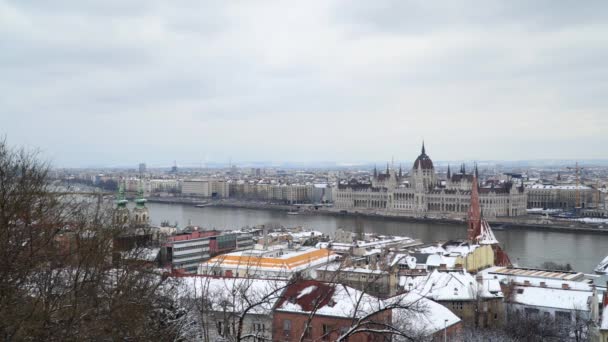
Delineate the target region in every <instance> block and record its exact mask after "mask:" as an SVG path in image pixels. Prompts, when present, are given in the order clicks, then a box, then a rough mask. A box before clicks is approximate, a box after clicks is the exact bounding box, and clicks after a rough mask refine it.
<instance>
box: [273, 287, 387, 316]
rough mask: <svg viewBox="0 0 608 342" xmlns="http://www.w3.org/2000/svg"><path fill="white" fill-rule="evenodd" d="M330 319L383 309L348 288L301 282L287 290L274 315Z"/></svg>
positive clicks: (381, 306) (363, 314) (361, 293)
mask: <svg viewBox="0 0 608 342" xmlns="http://www.w3.org/2000/svg"><path fill="white" fill-rule="evenodd" d="M314 303H318V304H317V305H316V306H317V307H316V315H325V316H334V317H363V316H365V315H367V314H370V313H373V312H376V311H378V310H380V309H382V308H383V307H384V302H383V301H382V300H380V299H378V298H376V297H373V296H371V295H368V294H366V293H363V292H361V291H359V290H356V289H354V288H352V287H348V286H344V285H340V284H329V283H322V282H319V281H316V280H303V281H300V282H297V283H295V284H292V285H290V286H288V287H287V289H286V290H285V292H284V293H283V295H282V298H281V300H280V301H279V302H278V303H277V305H276V310H277V311H288V312H296V313H309V312H311V311H313V310H314V309H315V304H314Z"/></svg>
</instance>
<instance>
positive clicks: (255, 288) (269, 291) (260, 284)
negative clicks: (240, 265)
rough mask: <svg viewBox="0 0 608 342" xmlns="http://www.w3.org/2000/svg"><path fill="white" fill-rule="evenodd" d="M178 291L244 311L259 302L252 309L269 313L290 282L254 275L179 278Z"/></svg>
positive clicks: (217, 308) (215, 305)
mask: <svg viewBox="0 0 608 342" xmlns="http://www.w3.org/2000/svg"><path fill="white" fill-rule="evenodd" d="M176 279H177V281H178V282H179V283H178V294H179V295H180V296H182V297H189V298H206V299H207V300H208V301H209V304H210V305H211V308H212V310H215V311H223V310H227V311H229V312H242V311H243V310H244V309H246V308H247V307H248V306H249V305H250V304H248V303H255V302H258V303H260V305H257V306H255V307H253V308H252V309H251V311H250V312H251V313H254V314H264V315H267V314H270V313H271V312H272V308H273V307H274V305H275V303H276V301H277V300H278V299H279V298H280V297H281V293H282V292H283V289H284V288H285V286H286V285H287V282H285V281H280V280H266V279H252V278H211V277H183V278H176Z"/></svg>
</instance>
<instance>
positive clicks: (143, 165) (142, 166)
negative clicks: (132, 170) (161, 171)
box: [139, 163, 146, 173]
mask: <svg viewBox="0 0 608 342" xmlns="http://www.w3.org/2000/svg"><path fill="white" fill-rule="evenodd" d="M139 173H146V163H140V164H139Z"/></svg>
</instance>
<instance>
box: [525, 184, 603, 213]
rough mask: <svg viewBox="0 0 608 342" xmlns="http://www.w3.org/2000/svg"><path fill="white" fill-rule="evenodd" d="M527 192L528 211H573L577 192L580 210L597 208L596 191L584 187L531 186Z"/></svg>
mask: <svg viewBox="0 0 608 342" xmlns="http://www.w3.org/2000/svg"><path fill="white" fill-rule="evenodd" d="M527 192H528V209H532V208H543V209H564V210H568V209H574V208H575V207H576V205H577V203H576V197H577V192H578V196H580V199H579V201H580V203H579V205H580V207H581V208H589V207H597V206H598V204H596V203H595V202H596V200H595V197H597V193H598V191H597V190H595V189H593V188H591V187H589V186H586V185H578V186H577V185H553V184H533V185H530V186H528V187H527ZM602 197H603V196H602ZM602 204H603V203H600V204H599V206H600V207H601V206H602Z"/></svg>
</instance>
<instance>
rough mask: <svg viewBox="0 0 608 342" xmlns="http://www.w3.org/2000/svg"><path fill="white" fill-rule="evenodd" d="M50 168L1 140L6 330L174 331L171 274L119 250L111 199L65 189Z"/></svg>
mask: <svg viewBox="0 0 608 342" xmlns="http://www.w3.org/2000/svg"><path fill="white" fill-rule="evenodd" d="M48 172H49V166H48V164H46V163H44V162H40V161H39V160H38V157H37V155H36V153H32V152H28V151H26V150H23V149H21V150H16V149H11V148H10V147H9V146H8V145H7V143H6V141H0V338H2V339H3V340H4V341H13V340H45V341H55V340H61V341H65V340H93V339H95V340H100V339H110V340H124V339H131V340H133V339H136V340H146V339H158V338H161V339H170V338H169V337H170V336H169V335H170V334H172V333H173V329H172V328H171V327H169V326H168V323H167V321H164V320H163V317H161V315H158V313H159V312H163V311H166V310H170V309H171V306H172V304H171V303H170V302H168V301H165V300H163V298H162V296H161V295H160V294H161V292H160V291H159V289H160V287H161V285H162V284H163V283H164V278H163V277H161V276H160V274H159V273H158V272H157V271H155V270H154V269H150V268H147V267H144V266H142V264H139V263H126V262H125V263H123V262H121V261H120V258H116V254H117V253H116V251H115V249H114V244H113V242H114V240H115V238H116V237H117V236H119V235H120V234H123V233H124V231H122V230H121V229H120V228H117V227H115V226H113V225H112V208H111V205H110V204H107V203H100V202H97V203H95V200H93V201H91V200H88V199H86V198H82V197H81V196H73V195H68V194H64V193H58V192H57V191H56V189H55V188H54V187H53V186H52V185H51V184H50V183H49V181H48ZM99 201H101V197H99ZM165 337H166V338H165Z"/></svg>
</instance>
